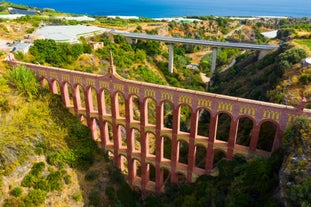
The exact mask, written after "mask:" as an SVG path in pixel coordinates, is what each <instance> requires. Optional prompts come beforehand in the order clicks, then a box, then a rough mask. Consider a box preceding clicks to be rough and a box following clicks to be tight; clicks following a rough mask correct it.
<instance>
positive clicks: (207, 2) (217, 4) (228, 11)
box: [10, 0, 311, 18]
mask: <svg viewBox="0 0 311 207" xmlns="http://www.w3.org/2000/svg"><path fill="white" fill-rule="evenodd" d="M10 2H12V3H16V4H24V5H28V6H32V7H37V8H42V9H43V8H53V9H55V10H56V11H61V12H66V13H73V14H83V15H90V16H111V15H112V16H137V17H147V18H163V17H181V16H210V15H213V16H239V17H241V16H243V17H248V16H272V17H274V16H278V17H279V16H287V17H311V0H10Z"/></svg>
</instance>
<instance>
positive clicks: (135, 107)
mask: <svg viewBox="0 0 311 207" xmlns="http://www.w3.org/2000/svg"><path fill="white" fill-rule="evenodd" d="M130 110H132V113H131V115H132V116H131V120H135V121H140V102H139V98H138V97H137V96H135V95H133V96H131V107H130Z"/></svg>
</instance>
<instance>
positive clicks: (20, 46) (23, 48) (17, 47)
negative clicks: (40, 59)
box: [13, 42, 32, 54]
mask: <svg viewBox="0 0 311 207" xmlns="http://www.w3.org/2000/svg"><path fill="white" fill-rule="evenodd" d="M31 46H32V43H24V42H20V43H17V44H15V45H14V47H13V51H14V52H17V51H20V52H22V53H24V54H26V53H27V52H28V50H29V48H30V47H31Z"/></svg>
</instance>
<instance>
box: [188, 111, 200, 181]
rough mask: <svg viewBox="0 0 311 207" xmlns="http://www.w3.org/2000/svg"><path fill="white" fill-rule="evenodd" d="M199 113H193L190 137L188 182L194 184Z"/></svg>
mask: <svg viewBox="0 0 311 207" xmlns="http://www.w3.org/2000/svg"><path fill="white" fill-rule="evenodd" d="M197 115H198V113H197V112H192V113H191V123H190V124H191V125H190V137H189V145H188V168H187V182H189V183H191V182H192V171H193V167H194V165H195V136H196V134H197V128H198V118H197Z"/></svg>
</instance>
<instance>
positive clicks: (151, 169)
mask: <svg viewBox="0 0 311 207" xmlns="http://www.w3.org/2000/svg"><path fill="white" fill-rule="evenodd" d="M147 169H148V170H149V180H150V181H152V182H155V181H156V171H155V167H154V166H153V165H152V164H149V163H148V165H147Z"/></svg>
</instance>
